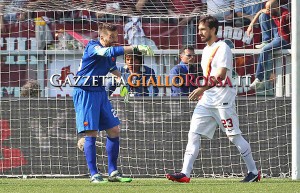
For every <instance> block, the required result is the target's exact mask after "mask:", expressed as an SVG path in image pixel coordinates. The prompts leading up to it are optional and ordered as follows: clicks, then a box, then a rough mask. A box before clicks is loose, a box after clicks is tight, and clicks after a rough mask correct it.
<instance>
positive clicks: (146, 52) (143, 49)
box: [133, 45, 154, 56]
mask: <svg viewBox="0 0 300 193" xmlns="http://www.w3.org/2000/svg"><path fill="white" fill-rule="evenodd" d="M133 52H141V53H142V54H144V55H148V56H153V55H154V52H153V50H152V49H151V48H150V47H149V46H146V45H135V46H133Z"/></svg>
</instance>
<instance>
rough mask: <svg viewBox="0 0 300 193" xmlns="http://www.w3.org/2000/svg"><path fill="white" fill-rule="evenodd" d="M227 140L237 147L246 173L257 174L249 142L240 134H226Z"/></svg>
mask: <svg viewBox="0 0 300 193" xmlns="http://www.w3.org/2000/svg"><path fill="white" fill-rule="evenodd" d="M228 138H229V140H230V141H231V142H232V143H233V144H234V145H235V146H236V147H237V148H238V150H239V152H240V153H241V155H242V158H243V160H244V162H245V163H246V166H247V169H248V173H249V172H252V173H253V174H254V175H257V174H258V171H257V168H256V165H255V162H254V160H253V157H252V152H251V147H250V144H249V143H248V142H247V141H246V140H245V139H244V137H242V136H241V135H234V136H228Z"/></svg>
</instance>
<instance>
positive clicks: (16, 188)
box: [0, 178, 300, 193]
mask: <svg viewBox="0 0 300 193" xmlns="http://www.w3.org/2000/svg"><path fill="white" fill-rule="evenodd" d="M239 180H240V179H238V178H234V179H203V178H192V179H191V183H189V184H182V183H174V182H172V181H169V180H167V179H164V178H153V179H142V178H136V179H134V180H133V181H132V182H131V183H105V184H91V183H90V182H89V180H88V179H30V178H29V179H7V178H2V179H0V192H5V193H7V192H14V193H18V192H22V193H35V192H38V193H52V192H53V193H60V192H62V193H76V192H78V193H85V192H87V193H93V192H97V193H101V192H104V193H165V192H166V193H207V192H209V193H226V192H228V193H235V192H236V193H300V181H292V180H291V179H262V181H261V182H259V183H247V184H245V183H240V182H239Z"/></svg>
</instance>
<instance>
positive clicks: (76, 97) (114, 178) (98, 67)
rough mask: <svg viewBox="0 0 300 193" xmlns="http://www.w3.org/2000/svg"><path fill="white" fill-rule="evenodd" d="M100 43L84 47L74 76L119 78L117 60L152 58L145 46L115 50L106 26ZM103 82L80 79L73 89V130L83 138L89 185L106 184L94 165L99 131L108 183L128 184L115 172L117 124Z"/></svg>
mask: <svg viewBox="0 0 300 193" xmlns="http://www.w3.org/2000/svg"><path fill="white" fill-rule="evenodd" d="M98 31H99V37H100V39H99V40H91V41H90V42H89V43H88V45H87V46H86V48H85V50H84V53H83V56H82V60H81V62H80V65H79V69H78V72H77V74H76V75H77V76H80V77H99V76H106V75H107V74H108V73H109V72H111V73H112V74H114V75H116V76H117V77H118V78H120V77H121V73H120V72H119V71H118V70H117V67H116V57H117V56H120V55H124V54H126V53H132V52H133V51H140V52H141V53H143V54H145V55H153V51H152V50H151V48H149V47H148V46H144V45H136V46H114V45H115V44H116V43H117V42H118V32H117V26H115V25H113V24H109V23H101V24H99V29H98ZM102 81H103V79H101V78H100V79H98V80H97V84H95V80H93V78H89V79H88V80H87V81H86V80H85V79H83V78H81V79H79V82H78V83H77V87H75V89H74V93H73V102H74V107H75V111H76V127H77V131H78V133H84V134H85V143H84V147H83V148H84V154H85V158H86V162H87V166H88V169H89V172H90V175H91V182H92V183H103V182H107V181H105V180H103V177H102V176H101V174H99V172H98V169H97V165H96V144H95V142H96V137H97V134H98V132H99V131H102V130H105V131H106V133H107V139H106V152H107V156H108V175H109V177H108V181H109V182H131V181H132V179H131V178H125V177H123V176H122V174H121V173H120V172H119V171H118V169H117V160H118V156H119V134H120V128H119V124H120V121H119V119H118V117H117V115H116V113H115V111H114V109H113V108H112V105H111V103H110V101H109V100H108V96H107V94H106V91H105V84H103V83H102Z"/></svg>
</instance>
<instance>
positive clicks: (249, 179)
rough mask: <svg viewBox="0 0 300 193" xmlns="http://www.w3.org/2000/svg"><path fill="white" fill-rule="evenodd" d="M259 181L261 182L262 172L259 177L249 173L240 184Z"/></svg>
mask: <svg viewBox="0 0 300 193" xmlns="http://www.w3.org/2000/svg"><path fill="white" fill-rule="evenodd" d="M258 181H260V172H258V174H257V175H254V174H253V173H252V172H249V173H248V175H247V176H246V177H245V178H244V179H243V180H241V181H240V182H258Z"/></svg>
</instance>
